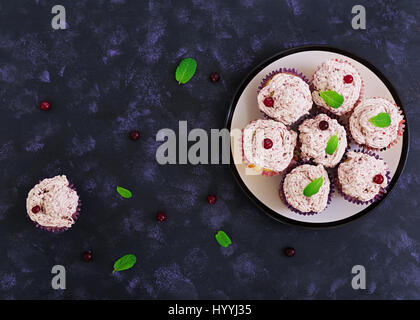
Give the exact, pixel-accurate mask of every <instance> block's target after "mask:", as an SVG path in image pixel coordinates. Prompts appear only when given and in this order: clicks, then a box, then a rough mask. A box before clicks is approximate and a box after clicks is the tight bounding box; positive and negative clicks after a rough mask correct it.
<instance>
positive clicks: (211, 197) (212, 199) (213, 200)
mask: <svg viewBox="0 0 420 320" xmlns="http://www.w3.org/2000/svg"><path fill="white" fill-rule="evenodd" d="M216 201H217V198H216V196H215V195H212V194H211V195H208V196H207V202H208V203H209V204H215V203H216Z"/></svg>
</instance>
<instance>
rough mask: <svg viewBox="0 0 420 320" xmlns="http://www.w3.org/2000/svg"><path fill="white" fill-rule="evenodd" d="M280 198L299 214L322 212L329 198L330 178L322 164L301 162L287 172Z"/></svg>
mask: <svg viewBox="0 0 420 320" xmlns="http://www.w3.org/2000/svg"><path fill="white" fill-rule="evenodd" d="M281 198H282V200H283V201H284V202H285V204H286V205H288V206H289V207H290V208H291V209H292V210H293V211H295V212H297V213H300V214H305V215H306V214H316V213H320V212H322V211H323V210H324V209H325V208H326V207H327V205H328V203H329V201H330V199H331V186H330V179H329V177H328V173H327V171H326V170H325V169H324V167H323V166H322V165H311V164H303V165H299V166H297V167H296V168H294V169H293V170H292V171H290V172H289V173H287V174H286V175H285V177H284V179H283V183H282V185H281Z"/></svg>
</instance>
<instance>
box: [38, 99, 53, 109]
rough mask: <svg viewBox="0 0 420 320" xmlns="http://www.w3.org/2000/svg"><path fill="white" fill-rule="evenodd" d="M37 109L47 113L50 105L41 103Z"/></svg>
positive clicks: (44, 102)
mask: <svg viewBox="0 0 420 320" xmlns="http://www.w3.org/2000/svg"><path fill="white" fill-rule="evenodd" d="M39 107H40V108H41V109H42V110H44V111H48V110H50V109H51V103H49V102H48V101H42V102H41V104H40V105H39Z"/></svg>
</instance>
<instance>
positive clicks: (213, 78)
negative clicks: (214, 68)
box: [210, 72, 220, 83]
mask: <svg viewBox="0 0 420 320" xmlns="http://www.w3.org/2000/svg"><path fill="white" fill-rule="evenodd" d="M219 80H220V75H219V74H218V73H217V72H213V73H212V74H211V75H210V81H211V82H213V83H215V82H217V81H219Z"/></svg>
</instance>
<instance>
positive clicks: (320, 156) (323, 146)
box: [299, 113, 347, 168]
mask: <svg viewBox="0 0 420 320" xmlns="http://www.w3.org/2000/svg"><path fill="white" fill-rule="evenodd" d="M299 142H300V152H301V158H302V160H304V161H309V160H313V161H314V162H315V163H317V164H322V165H324V166H325V167H329V168H332V167H335V166H336V165H337V164H338V163H339V162H340V160H341V158H342V157H343V155H344V152H345V151H346V148H347V136H346V130H345V129H344V127H343V126H342V125H340V124H339V123H338V121H337V120H335V119H331V118H330V117H329V116H327V115H326V114H323V113H321V114H319V115H317V116H316V117H315V118H312V119H307V120H305V121H304V122H303V123H302V124H301V125H300V126H299Z"/></svg>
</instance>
